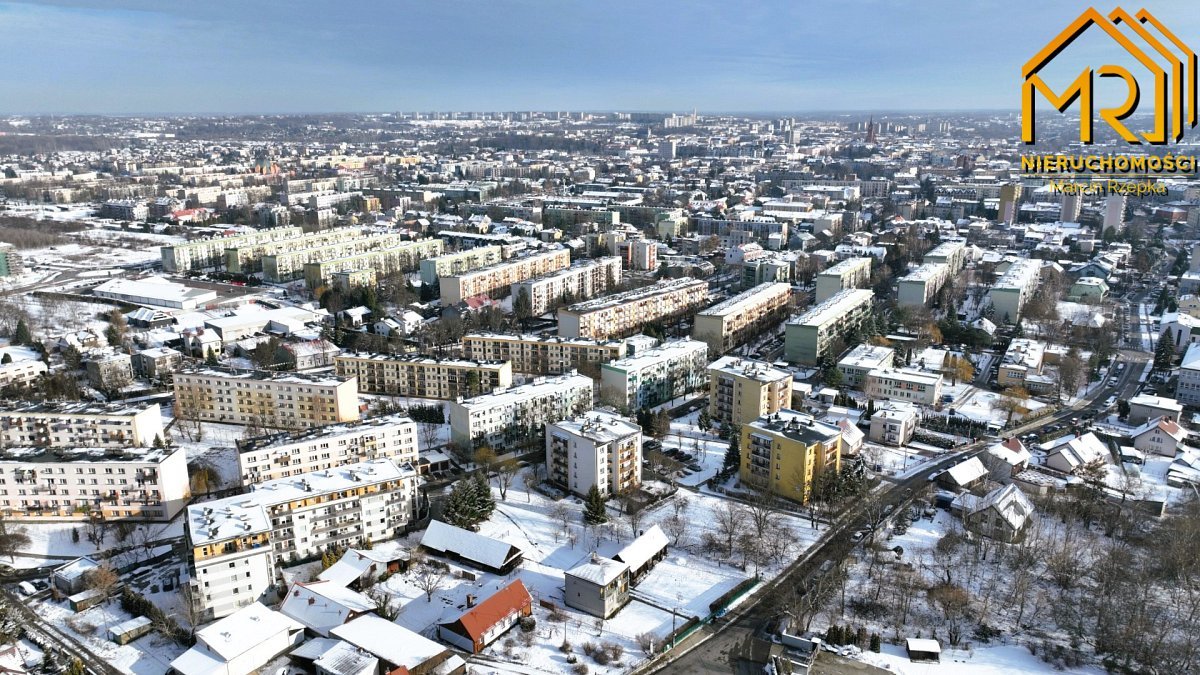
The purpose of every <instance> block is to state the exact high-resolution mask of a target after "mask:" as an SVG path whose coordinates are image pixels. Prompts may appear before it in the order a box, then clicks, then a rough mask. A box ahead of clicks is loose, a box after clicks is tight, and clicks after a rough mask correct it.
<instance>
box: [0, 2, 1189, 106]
mask: <svg viewBox="0 0 1200 675" xmlns="http://www.w3.org/2000/svg"><path fill="white" fill-rule="evenodd" d="M1142 6H1145V7H1146V8H1147V9H1149V10H1150V11H1152V12H1154V14H1155V15H1156V16H1157V17H1159V18H1160V19H1161V20H1163V21H1164V22H1166V23H1168V24H1169V26H1170V27H1171V28H1172V30H1174V31H1175V32H1176V33H1177V34H1179V36H1180V37H1182V38H1183V39H1184V40H1186V41H1188V42H1189V43H1191V44H1193V45H1196V46H1197V47H1198V48H1200V12H1196V11H1195V4H1194V2H1193V1H1192V0H1178V1H1175V0H1163V1H1162V2H1146V3H1143V4H1138V5H1127V6H1125V7H1126V9H1128V10H1129V11H1130V12H1134V11H1136V10H1137V9H1139V8H1140V7H1142ZM1085 7H1087V5H1086V4H1083V3H1075V2H1061V1H1059V0H1053V1H1047V0H1038V1H1029V0H976V1H964V0H956V1H950V0H923V1H916V0H912V1H910V0H842V1H840V2H817V1H812V0H787V1H778V0H763V1H761V2H746V1H735V0H725V1H719V2H718V1H711V0H591V1H581V0H484V1H477V0H421V1H414V0H373V1H366V0H341V1H340V2H328V1H324V0H287V1H281V0H47V1H36V0H30V1H10V0H0V113H20V114H40V113H55V114H70V113H104V114H129V113H295V112H368V111H376V112H392V111H412V110H420V111H428V110H447V111H448V110H463V111H465V110H689V109H692V108H696V109H699V110H700V111H702V112H706V111H707V112H720V111H737V112H756V111H761V112H806V111H843V110H864V111H865V110H880V111H898V110H972V109H1005V110H1013V109H1016V108H1017V107H1018V106H1019V103H1020V98H1019V96H1020V94H1019V91H1020V89H1019V88H1020V83H1021V79H1020V67H1021V65H1022V64H1023V63H1024V62H1025V61H1026V60H1027V59H1029V58H1030V57H1031V56H1032V55H1033V54H1034V53H1035V52H1037V50H1038V49H1040V48H1041V47H1042V45H1044V44H1045V43H1046V42H1048V41H1049V40H1050V39H1051V38H1053V37H1054V35H1055V34H1057V32H1058V31H1059V30H1061V29H1062V28H1063V27H1064V26H1065V25H1066V24H1067V23H1069V22H1070V21H1071V20H1073V19H1074V18H1075V17H1076V16H1077V15H1078V14H1079V13H1080V12H1081V11H1082V10H1083V9H1084V8H1085ZM1097 8H1098V9H1100V10H1101V11H1107V10H1108V9H1110V8H1108V7H1106V6H1097ZM1085 37H1086V36H1085ZM1082 42H1083V40H1081V43H1082ZM1096 42H1097V44H1095V45H1087V44H1083V45H1081V47H1080V50H1081V51H1083V52H1085V53H1096V54H1099V53H1101V52H1103V51H1104V49H1105V48H1106V47H1105V46H1104V45H1100V44H1098V43H1099V42H1100V41H1099V40H1097V41H1096Z"/></svg>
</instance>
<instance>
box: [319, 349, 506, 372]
mask: <svg viewBox="0 0 1200 675" xmlns="http://www.w3.org/2000/svg"><path fill="white" fill-rule="evenodd" d="M336 358H339V359H356V360H358V361H386V362H390V363H420V364H422V365H427V366H437V365H441V366H451V367H456V368H488V369H495V370H498V369H500V368H503V367H504V365H505V364H506V363H508V361H499V360H494V359H443V358H439V357H436V356H422V355H420V354H377V353H375V352H371V353H368V354H360V353H358V352H354V353H353V354H344V353H343V354H338V355H337V357H336Z"/></svg>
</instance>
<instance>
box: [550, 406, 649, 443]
mask: <svg viewBox="0 0 1200 675" xmlns="http://www.w3.org/2000/svg"><path fill="white" fill-rule="evenodd" d="M550 426H552V427H554V428H556V429H561V430H563V431H565V432H567V433H570V434H574V435H575V436H579V437H580V438H587V439H589V440H592V441H596V442H598V443H610V442H612V441H617V440H621V439H623V438H628V437H629V436H633V435H635V434H640V433H641V432H642V428H641V427H639V426H638V425H636V424H634V423H633V422H631V421H629V420H628V419H626V418H624V417H621V416H620V415H618V414H616V413H615V412H610V411H607V410H591V411H588V412H585V413H583V414H582V415H579V416H576V417H570V418H567V419H565V420H562V421H560V422H554V423H552V424H550Z"/></svg>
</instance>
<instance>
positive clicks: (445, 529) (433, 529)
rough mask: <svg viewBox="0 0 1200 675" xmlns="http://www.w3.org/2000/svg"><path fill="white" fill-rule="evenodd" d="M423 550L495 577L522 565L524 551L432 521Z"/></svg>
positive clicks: (459, 528) (438, 521) (424, 540)
mask: <svg viewBox="0 0 1200 675" xmlns="http://www.w3.org/2000/svg"><path fill="white" fill-rule="evenodd" d="M421 548H423V549H425V550H427V551H429V552H431V553H433V554H434V555H438V556H441V557H443V558H447V559H449V560H453V561H456V562H465V563H467V564H470V565H474V566H475V567H479V568H482V569H484V570H487V571H488V572H491V573H493V574H508V573H509V572H511V571H513V570H514V569H516V567H517V565H520V564H521V559H522V556H523V554H522V552H521V549H519V548H517V547H516V546H513V545H512V544H509V543H508V542H505V541H500V540H499V539H492V538H491V537H485V536H484V535H482V534H477V533H475V532H471V531H470V530H464V529H462V528H461V527H455V526H453V525H450V524H448V523H443V522H442V521H440V520H433V521H430V523H429V527H428V528H426V529H425V534H424V536H422V537H421Z"/></svg>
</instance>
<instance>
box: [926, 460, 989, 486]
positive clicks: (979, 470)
mask: <svg viewBox="0 0 1200 675" xmlns="http://www.w3.org/2000/svg"><path fill="white" fill-rule="evenodd" d="M987 475H988V470H987V467H985V466H984V465H983V462H982V461H980V459H979V458H978V457H972V458H971V459H968V460H966V461H963V462H959V463H958V464H955V465H954V466H952V467H950V468H949V469H946V470H945V471H943V472H942V474H941V475H940V476H938V483H939V484H940V485H941V486H942V487H945V488H946V489H949V490H969V489H971V488H972V487H974V486H976V485H978V484H980V483H982V482H983V480H984V479H985V478H987Z"/></svg>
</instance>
